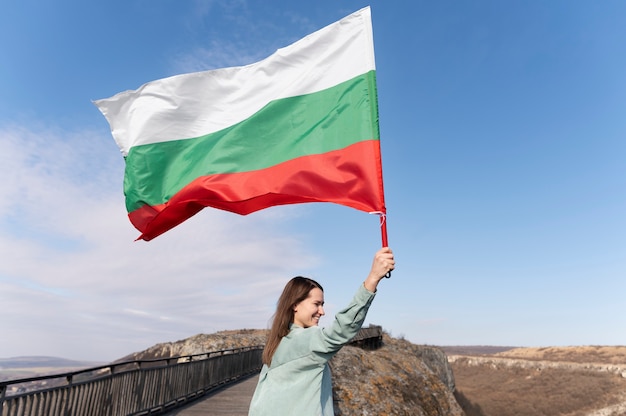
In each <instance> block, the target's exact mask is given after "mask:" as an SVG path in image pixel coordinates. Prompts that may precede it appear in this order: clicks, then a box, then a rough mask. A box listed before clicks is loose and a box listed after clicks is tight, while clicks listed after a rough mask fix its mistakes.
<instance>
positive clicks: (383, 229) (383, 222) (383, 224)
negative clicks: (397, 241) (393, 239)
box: [379, 213, 391, 279]
mask: <svg viewBox="0 0 626 416" xmlns="http://www.w3.org/2000/svg"><path fill="white" fill-rule="evenodd" d="M379 215H380V236H381V238H382V243H383V247H389V242H388V241H387V214H385V213H380V214H379ZM385 277H386V278H387V279H389V278H390V277H391V272H390V271H389V272H387V273H386V274H385Z"/></svg>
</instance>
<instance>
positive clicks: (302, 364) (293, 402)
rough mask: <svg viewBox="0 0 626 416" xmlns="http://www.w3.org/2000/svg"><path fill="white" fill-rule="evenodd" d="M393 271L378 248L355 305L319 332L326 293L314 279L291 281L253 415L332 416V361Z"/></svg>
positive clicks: (392, 262) (268, 350)
mask: <svg viewBox="0 0 626 416" xmlns="http://www.w3.org/2000/svg"><path fill="white" fill-rule="evenodd" d="M394 267H395V260H394V257H393V252H392V251H391V249H389V248H387V247H385V248H382V249H380V250H379V251H378V252H377V253H376V255H375V256H374V261H373V263H372V268H371V270H370V272H369V275H368V276H367V278H366V279H365V282H363V284H362V285H361V286H360V287H359V289H358V290H357V292H356V294H355V295H354V298H353V299H352V302H350V304H349V305H348V307H346V308H345V309H343V310H342V311H340V312H339V313H337V315H336V316H335V320H334V321H333V323H332V325H331V326H330V327H329V328H320V327H319V326H318V323H319V319H320V318H321V317H322V316H323V315H324V291H323V289H322V286H320V284H319V283H317V282H315V281H314V280H311V279H308V278H305V277H294V278H293V279H291V280H290V281H289V282H288V283H287V285H286V286H285V289H284V290H283V293H282V295H281V296H280V298H279V299H278V305H277V307H276V314H275V315H274V321H273V323H272V328H271V329H270V332H269V335H268V339H267V343H266V344H265V350H264V351H263V368H262V369H261V374H260V375H259V383H258V384H257V387H256V390H255V392H254V396H253V397H252V402H251V404H250V411H249V413H248V414H249V416H265V415H272V416H283V415H284V416H294V415H297V416H308V415H315V416H319V415H323V416H328V415H333V414H334V412H333V393H332V382H331V377H330V368H329V366H328V361H329V360H330V359H331V358H332V357H333V356H334V355H335V354H336V353H337V351H339V350H340V349H341V347H343V346H344V345H345V344H347V343H348V342H349V341H350V340H351V339H352V338H354V336H355V335H356V334H357V333H358V332H359V330H360V329H361V326H362V325H363V321H364V320H365V316H366V314H367V310H368V309H369V306H370V304H371V303H372V300H373V299H374V295H375V292H376V287H377V286H378V282H380V280H381V279H382V278H383V277H384V276H385V275H386V274H387V273H388V272H390V271H391V270H393V269H394Z"/></svg>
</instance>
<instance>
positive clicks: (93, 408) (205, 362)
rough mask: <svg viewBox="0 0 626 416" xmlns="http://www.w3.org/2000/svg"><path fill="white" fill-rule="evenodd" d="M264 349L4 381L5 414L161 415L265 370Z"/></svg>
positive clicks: (0, 391) (0, 399) (1, 406)
mask: <svg viewBox="0 0 626 416" xmlns="http://www.w3.org/2000/svg"><path fill="white" fill-rule="evenodd" d="M262 352H263V346H255V347H246V348H234V349H230V350H223V351H215V352H210V353H205V354H196V355H189V356H184V357H175V358H166V359H160V360H159V359H155V360H137V361H129V362H123V363H118V364H111V365H107V366H102V367H96V368H90V369H86V370H82V371H77V372H72V373H64V374H56V375H50V376H43V377H35V378H28V379H21V380H13V381H5V382H0V415H2V416H117V415H156V414H159V413H163V412H165V411H167V410H170V409H172V408H174V407H176V406H179V405H181V404H184V403H186V402H187V401H189V400H192V399H194V398H197V397H200V396H202V395H204V394H205V393H207V392H209V391H211V390H213V389H216V388H219V387H221V386H223V385H224V384H226V383H230V382H232V381H235V380H237V379H239V378H242V377H245V376H246V375H249V374H252V373H255V372H257V371H259V370H260V368H261V354H262Z"/></svg>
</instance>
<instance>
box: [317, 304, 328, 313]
mask: <svg viewBox="0 0 626 416" xmlns="http://www.w3.org/2000/svg"><path fill="white" fill-rule="evenodd" d="M317 313H319V314H320V315H326V314H325V313H324V307H323V306H320V307H319V308H318V309H317Z"/></svg>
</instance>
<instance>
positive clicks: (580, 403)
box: [451, 347, 626, 416]
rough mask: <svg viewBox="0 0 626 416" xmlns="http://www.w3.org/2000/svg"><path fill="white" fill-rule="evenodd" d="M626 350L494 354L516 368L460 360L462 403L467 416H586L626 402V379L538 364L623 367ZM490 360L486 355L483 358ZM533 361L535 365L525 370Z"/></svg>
mask: <svg viewBox="0 0 626 416" xmlns="http://www.w3.org/2000/svg"><path fill="white" fill-rule="evenodd" d="M625 352H626V348H624V347H568V348H523V349H522V348H520V349H514V350H510V351H505V352H501V353H497V354H494V355H493V357H499V358H500V359H502V358H505V357H506V358H511V359H514V360H516V364H515V365H499V364H495V362H497V361H496V360H494V361H493V362H489V361H479V360H471V358H462V359H456V360H454V361H453V362H452V363H451V366H452V369H453V371H454V376H455V381H456V388H457V392H456V394H455V396H456V398H457V401H458V402H459V404H460V405H461V407H462V408H463V410H464V411H465V413H466V415H467V416H542V415H545V416H559V415H567V416H584V415H588V414H590V413H591V412H592V411H594V410H597V409H602V408H606V407H608V406H611V405H616V404H618V403H623V402H624V401H625V400H626V397H624V392H626V378H624V377H623V376H621V375H620V374H615V373H611V372H607V371H598V370H597V369H595V370H593V369H589V370H585V369H583V368H582V367H581V366H578V367H573V368H570V369H568V368H561V367H558V366H540V365H537V364H538V363H537V362H538V361H550V362H552V363H554V362H568V363H572V362H573V363H602V364H612V365H615V364H621V366H624V367H626V360H625V359H624V357H625V356H624V355H623V354H624V353H625ZM483 357H484V355H483ZM519 360H528V361H529V363H528V364H529V365H527V366H524V365H523V364H521V365H520V363H519ZM607 414H611V415H624V414H626V413H622V412H621V411H620V412H617V413H615V412H614V413H607Z"/></svg>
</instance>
